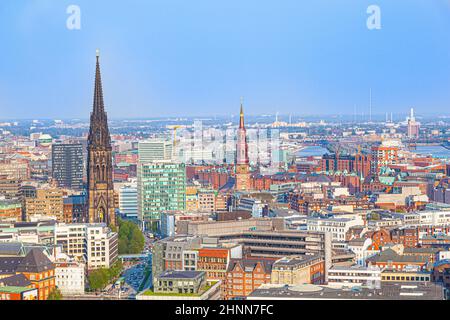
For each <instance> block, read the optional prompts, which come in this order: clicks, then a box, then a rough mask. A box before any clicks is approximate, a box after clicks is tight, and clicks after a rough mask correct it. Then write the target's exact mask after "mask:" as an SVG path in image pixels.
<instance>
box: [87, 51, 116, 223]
mask: <svg viewBox="0 0 450 320" xmlns="http://www.w3.org/2000/svg"><path fill="white" fill-rule="evenodd" d="M99 58H100V56H99V52H98V51H97V69H96V72H95V91H94V106H93V111H92V113H91V127H90V130H89V137H88V168H87V170H88V173H87V178H88V217H89V222H90V223H99V222H104V223H106V224H107V225H109V226H110V225H115V224H116V219H115V214H114V186H113V175H112V172H113V168H112V146H111V137H110V135H109V129H108V118H107V115H106V112H105V105H104V103H103V89H102V78H101V74H100V62H99Z"/></svg>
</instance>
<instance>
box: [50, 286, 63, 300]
mask: <svg viewBox="0 0 450 320" xmlns="http://www.w3.org/2000/svg"><path fill="white" fill-rule="evenodd" d="M62 298H63V295H62V293H61V291H60V290H59V289H58V288H55V289H53V290H52V291H50V293H49V294H48V298H47V300H61V299H62Z"/></svg>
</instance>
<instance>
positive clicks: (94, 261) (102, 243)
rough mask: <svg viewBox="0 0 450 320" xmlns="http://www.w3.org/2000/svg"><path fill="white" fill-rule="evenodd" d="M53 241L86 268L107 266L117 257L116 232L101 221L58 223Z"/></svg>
mask: <svg viewBox="0 0 450 320" xmlns="http://www.w3.org/2000/svg"><path fill="white" fill-rule="evenodd" d="M55 238H56V239H55V243H56V244H59V245H61V246H62V249H63V252H64V253H66V254H67V255H68V256H69V257H72V258H74V259H76V260H77V261H78V262H83V263H86V265H87V268H88V269H89V270H91V269H98V268H109V267H110V266H111V265H112V264H113V263H114V262H115V261H116V260H117V258H118V234H117V233H116V232H112V231H111V229H110V228H108V227H107V226H106V225H105V224H103V223H97V224H84V223H80V224H68V225H66V224H58V225H56V228H55Z"/></svg>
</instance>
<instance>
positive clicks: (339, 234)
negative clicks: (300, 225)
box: [306, 216, 364, 242]
mask: <svg viewBox="0 0 450 320" xmlns="http://www.w3.org/2000/svg"><path fill="white" fill-rule="evenodd" d="M363 225H364V221H363V220H362V218H361V217H360V216H356V217H355V218H354V219H349V218H308V219H307V222H306V227H307V230H308V231H321V232H328V233H330V234H331V241H332V242H342V241H345V235H346V233H347V231H348V230H349V229H350V228H351V227H354V226H363Z"/></svg>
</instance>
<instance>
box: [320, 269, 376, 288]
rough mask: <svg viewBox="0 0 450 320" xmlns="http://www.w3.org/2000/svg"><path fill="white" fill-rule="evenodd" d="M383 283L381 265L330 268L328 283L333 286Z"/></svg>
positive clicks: (374, 285)
mask: <svg viewBox="0 0 450 320" xmlns="http://www.w3.org/2000/svg"><path fill="white" fill-rule="evenodd" d="M380 284H381V269H380V268H379V267H373V266H372V267H364V266H359V265H355V266H351V267H341V266H335V267H332V268H330V269H329V270H328V285H329V286H331V287H337V288H342V287H349V288H351V287H356V286H369V287H370V286H373V287H376V286H377V285H380Z"/></svg>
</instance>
